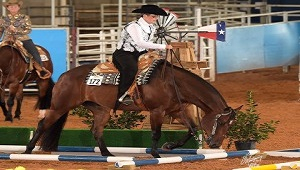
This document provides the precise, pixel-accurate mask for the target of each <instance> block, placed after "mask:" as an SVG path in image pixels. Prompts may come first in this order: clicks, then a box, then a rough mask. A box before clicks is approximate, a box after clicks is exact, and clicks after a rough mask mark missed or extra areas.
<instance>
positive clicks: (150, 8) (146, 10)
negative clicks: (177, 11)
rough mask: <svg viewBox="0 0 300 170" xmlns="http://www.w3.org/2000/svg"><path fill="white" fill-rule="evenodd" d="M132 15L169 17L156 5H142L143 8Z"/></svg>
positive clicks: (134, 11)
mask: <svg viewBox="0 0 300 170" xmlns="http://www.w3.org/2000/svg"><path fill="white" fill-rule="evenodd" d="M132 13H140V14H154V15H162V16H167V15H168V14H167V13H166V11H165V10H163V9H162V8H160V7H158V6H156V5H142V7H141V8H138V9H135V10H133V11H132Z"/></svg>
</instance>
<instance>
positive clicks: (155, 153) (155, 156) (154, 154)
mask: <svg viewBox="0 0 300 170" xmlns="http://www.w3.org/2000/svg"><path fill="white" fill-rule="evenodd" d="M151 155H152V156H153V158H161V157H160V155H159V154H158V152H157V151H151Z"/></svg>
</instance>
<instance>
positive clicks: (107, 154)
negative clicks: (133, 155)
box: [101, 152, 115, 156]
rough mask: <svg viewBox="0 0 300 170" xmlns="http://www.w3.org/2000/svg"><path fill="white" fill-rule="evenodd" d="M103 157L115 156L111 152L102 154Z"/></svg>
mask: <svg viewBox="0 0 300 170" xmlns="http://www.w3.org/2000/svg"><path fill="white" fill-rule="evenodd" d="M101 155H102V156H115V155H113V154H111V153H110V152H106V153H101Z"/></svg>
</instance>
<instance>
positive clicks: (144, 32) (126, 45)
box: [117, 17, 166, 52]
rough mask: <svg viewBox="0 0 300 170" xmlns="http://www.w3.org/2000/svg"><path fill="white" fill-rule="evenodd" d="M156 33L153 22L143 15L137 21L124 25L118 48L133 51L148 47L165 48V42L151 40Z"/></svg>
mask: <svg viewBox="0 0 300 170" xmlns="http://www.w3.org/2000/svg"><path fill="white" fill-rule="evenodd" d="M154 33H155V27H154V26H153V25H152V24H148V23H147V22H146V21H145V20H144V19H143V18H142V17H141V18H140V19H138V20H137V21H132V22H130V23H129V24H127V25H126V26H125V27H124V29H123V30H122V32H121V39H120V41H119V42H118V46H117V49H123V50H124V51H131V52H133V51H135V50H137V51H139V52H141V51H144V50H148V49H159V50H163V49H165V48H166V45H165V44H156V43H153V42H152V41H151V40H152V39H153V37H154Z"/></svg>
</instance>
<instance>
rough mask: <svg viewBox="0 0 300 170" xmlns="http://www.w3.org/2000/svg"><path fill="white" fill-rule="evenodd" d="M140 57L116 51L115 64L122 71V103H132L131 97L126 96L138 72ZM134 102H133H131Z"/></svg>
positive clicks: (120, 92)
mask: <svg viewBox="0 0 300 170" xmlns="http://www.w3.org/2000/svg"><path fill="white" fill-rule="evenodd" d="M137 62H138V57H136V56H134V55H133V54H132V53H130V52H125V51H122V50H121V51H116V52H115V53H114V54H113V63H114V64H115V66H116V68H117V69H118V70H119V71H120V82H119V83H120V84H119V89H118V96H117V97H118V99H120V98H121V99H120V100H119V101H120V102H124V101H125V100H126V101H128V102H130V100H131V99H130V97H129V96H127V95H126V92H127V90H128V89H129V87H130V86H131V85H132V83H133V81H134V79H135V75H136V73H137V70H138V66H137ZM131 101H132V100H131Z"/></svg>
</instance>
